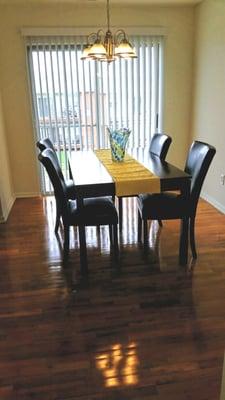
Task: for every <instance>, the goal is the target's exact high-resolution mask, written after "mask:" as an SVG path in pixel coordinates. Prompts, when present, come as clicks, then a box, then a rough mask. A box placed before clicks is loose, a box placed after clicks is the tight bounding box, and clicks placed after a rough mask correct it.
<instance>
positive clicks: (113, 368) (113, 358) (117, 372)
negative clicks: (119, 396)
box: [96, 343, 138, 387]
mask: <svg viewBox="0 0 225 400" xmlns="http://www.w3.org/2000/svg"><path fill="white" fill-rule="evenodd" d="M137 365H138V358H137V354H136V344H135V343H130V344H129V345H128V346H122V345H121V344H119V343H118V344H114V345H112V346H111V349H110V350H109V351H108V352H107V353H102V354H99V355H97V356H96V367H97V368H98V369H99V370H100V371H101V373H102V375H103V378H104V383H105V387H118V386H124V385H125V386H128V385H136V384H137V383H138V376H137Z"/></svg>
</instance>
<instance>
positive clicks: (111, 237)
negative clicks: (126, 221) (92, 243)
mask: <svg viewBox="0 0 225 400" xmlns="http://www.w3.org/2000/svg"><path fill="white" fill-rule="evenodd" d="M109 240H110V246H111V247H112V246H113V226H112V225H111V224H109Z"/></svg>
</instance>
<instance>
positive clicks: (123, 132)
mask: <svg viewBox="0 0 225 400" xmlns="http://www.w3.org/2000/svg"><path fill="white" fill-rule="evenodd" d="M108 133H109V142H110V149H111V155H112V160H113V161H117V162H121V161H123V160H124V155H125V149H126V145H127V141H128V139H129V136H130V133H131V131H130V130H129V129H127V128H121V129H115V130H112V129H110V128H108Z"/></svg>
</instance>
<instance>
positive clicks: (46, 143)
mask: <svg viewBox="0 0 225 400" xmlns="http://www.w3.org/2000/svg"><path fill="white" fill-rule="evenodd" d="M36 144H37V147H38V148H39V150H40V151H41V152H43V151H44V150H47V149H50V150H52V152H53V153H54V161H55V165H56V169H57V173H58V174H59V176H60V179H63V181H65V178H64V175H63V173H62V169H61V166H60V163H59V160H58V157H57V154H56V151H55V149H54V146H53V143H52V142H51V140H50V139H49V138H45V139H41V140H39V141H38V142H37V143H36Z"/></svg>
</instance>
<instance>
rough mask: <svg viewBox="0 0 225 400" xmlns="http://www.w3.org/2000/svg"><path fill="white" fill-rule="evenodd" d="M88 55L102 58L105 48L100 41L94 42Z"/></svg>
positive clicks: (104, 54)
mask: <svg viewBox="0 0 225 400" xmlns="http://www.w3.org/2000/svg"><path fill="white" fill-rule="evenodd" d="M88 55H89V57H93V58H100V59H101V58H103V57H106V55H107V52H106V49H105V47H104V45H103V44H102V43H97V42H96V43H94V44H93V45H92V46H91V48H90V50H89V54H88Z"/></svg>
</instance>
